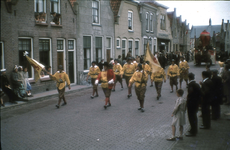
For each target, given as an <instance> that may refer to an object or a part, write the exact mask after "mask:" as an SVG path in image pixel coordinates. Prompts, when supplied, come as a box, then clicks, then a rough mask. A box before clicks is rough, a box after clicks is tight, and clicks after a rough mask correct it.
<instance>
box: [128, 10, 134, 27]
mask: <svg viewBox="0 0 230 150" xmlns="http://www.w3.org/2000/svg"><path fill="white" fill-rule="evenodd" d="M128 30H131V31H132V30H133V12H132V11H128Z"/></svg>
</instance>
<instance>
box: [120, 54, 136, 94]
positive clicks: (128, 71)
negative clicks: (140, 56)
mask: <svg viewBox="0 0 230 150" xmlns="http://www.w3.org/2000/svg"><path fill="white" fill-rule="evenodd" d="M135 70H136V69H135V65H134V64H133V63H132V58H131V57H128V60H127V63H125V64H124V66H123V74H124V75H125V81H126V85H127V87H128V98H130V97H131V96H132V86H130V87H129V80H130V79H131V77H132V75H133V73H134V72H135ZM122 77H123V75H121V78H122Z"/></svg>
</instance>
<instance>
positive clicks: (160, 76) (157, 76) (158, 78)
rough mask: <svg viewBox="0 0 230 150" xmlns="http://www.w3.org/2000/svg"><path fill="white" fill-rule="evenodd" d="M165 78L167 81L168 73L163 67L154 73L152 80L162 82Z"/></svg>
mask: <svg viewBox="0 0 230 150" xmlns="http://www.w3.org/2000/svg"><path fill="white" fill-rule="evenodd" d="M163 79H164V80H165V81H166V74H165V71H164V69H163V68H161V69H160V70H159V71H157V72H154V73H152V75H151V80H153V81H154V82H162V81H163Z"/></svg>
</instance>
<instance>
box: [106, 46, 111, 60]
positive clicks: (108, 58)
mask: <svg viewBox="0 0 230 150" xmlns="http://www.w3.org/2000/svg"><path fill="white" fill-rule="evenodd" d="M106 58H107V62H108V63H109V62H110V49H107V51H106Z"/></svg>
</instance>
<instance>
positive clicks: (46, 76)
mask: <svg viewBox="0 0 230 150" xmlns="http://www.w3.org/2000/svg"><path fill="white" fill-rule="evenodd" d="M39 40H49V41H50V66H51V68H53V63H52V40H51V38H39V39H38V45H39ZM55 40H56V39H55ZM38 51H39V48H38ZM39 59H40V56H39ZM50 73H51V74H52V69H51V71H50ZM47 78H48V79H49V78H50V77H49V75H45V76H44V77H41V79H47Z"/></svg>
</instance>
